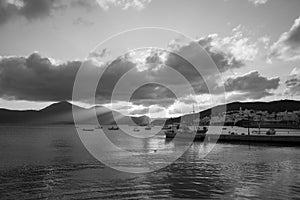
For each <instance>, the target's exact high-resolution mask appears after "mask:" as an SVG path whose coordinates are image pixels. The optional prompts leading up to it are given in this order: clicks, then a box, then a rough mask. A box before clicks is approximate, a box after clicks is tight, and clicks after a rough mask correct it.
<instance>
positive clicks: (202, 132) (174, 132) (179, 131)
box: [165, 126, 207, 140]
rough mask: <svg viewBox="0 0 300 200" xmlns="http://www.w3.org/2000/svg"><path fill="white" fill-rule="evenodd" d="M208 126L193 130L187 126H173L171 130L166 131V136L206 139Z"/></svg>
mask: <svg viewBox="0 0 300 200" xmlns="http://www.w3.org/2000/svg"><path fill="white" fill-rule="evenodd" d="M206 132H207V128H206V127H204V128H203V129H199V128H198V129H197V130H191V129H190V128H189V127H187V126H182V127H180V128H177V126H172V127H171V129H170V130H167V131H165V135H166V138H169V139H170V138H175V136H176V138H194V139H195V140H204V138H205V136H206Z"/></svg>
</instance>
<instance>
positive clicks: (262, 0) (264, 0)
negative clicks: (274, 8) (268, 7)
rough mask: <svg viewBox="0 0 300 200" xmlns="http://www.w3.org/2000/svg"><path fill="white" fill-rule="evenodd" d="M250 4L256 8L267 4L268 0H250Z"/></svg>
mask: <svg viewBox="0 0 300 200" xmlns="http://www.w3.org/2000/svg"><path fill="white" fill-rule="evenodd" d="M248 1H249V2H251V3H253V4H254V5H255V6H258V5H262V4H266V3H267V2H268V0H248Z"/></svg>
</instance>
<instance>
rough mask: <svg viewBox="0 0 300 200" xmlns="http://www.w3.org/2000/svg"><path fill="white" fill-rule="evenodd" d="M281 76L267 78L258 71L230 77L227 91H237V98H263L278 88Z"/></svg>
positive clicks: (226, 84) (226, 83)
mask: <svg viewBox="0 0 300 200" xmlns="http://www.w3.org/2000/svg"><path fill="white" fill-rule="evenodd" d="M279 81H280V79H279V78H266V77H263V76H261V75H260V74H259V73H258V72H257V71H253V72H250V73H248V74H245V75H242V76H237V77H235V78H229V79H227V80H226V82H225V84H224V85H225V90H226V92H237V93H238V94H236V95H234V96H235V98H236V99H241V98H245V99H246V98H248V99H261V98H263V97H266V96H271V95H273V94H272V93H271V92H270V90H272V89H277V88H278V86H279Z"/></svg>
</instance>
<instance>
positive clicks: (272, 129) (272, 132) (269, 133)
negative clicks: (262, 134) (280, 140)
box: [266, 128, 276, 135]
mask: <svg viewBox="0 0 300 200" xmlns="http://www.w3.org/2000/svg"><path fill="white" fill-rule="evenodd" d="M266 134H267V135H275V134H276V131H275V129H274V128H270V129H269V130H268V131H267V132H266Z"/></svg>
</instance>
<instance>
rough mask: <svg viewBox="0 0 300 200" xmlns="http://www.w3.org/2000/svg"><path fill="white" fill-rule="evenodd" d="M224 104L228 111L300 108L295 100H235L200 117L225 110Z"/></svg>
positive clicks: (168, 122) (168, 121) (206, 111)
mask: <svg viewBox="0 0 300 200" xmlns="http://www.w3.org/2000/svg"><path fill="white" fill-rule="evenodd" d="M224 106H226V107H225V108H226V111H227V112H230V111H238V110H240V108H241V109H242V110H245V109H247V110H254V111H260V110H261V111H268V112H269V113H272V112H275V113H277V112H284V111H288V112H291V111H296V110H300V101H294V100H280V101H272V102H233V103H229V104H227V105H219V106H215V107H213V108H210V109H207V110H204V111H201V112H200V118H204V117H207V116H210V115H211V112H212V110H213V111H214V113H218V112H221V111H223V110H224ZM180 119H181V117H177V118H170V119H168V120H167V122H166V124H171V123H174V122H180Z"/></svg>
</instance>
